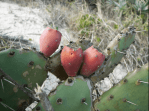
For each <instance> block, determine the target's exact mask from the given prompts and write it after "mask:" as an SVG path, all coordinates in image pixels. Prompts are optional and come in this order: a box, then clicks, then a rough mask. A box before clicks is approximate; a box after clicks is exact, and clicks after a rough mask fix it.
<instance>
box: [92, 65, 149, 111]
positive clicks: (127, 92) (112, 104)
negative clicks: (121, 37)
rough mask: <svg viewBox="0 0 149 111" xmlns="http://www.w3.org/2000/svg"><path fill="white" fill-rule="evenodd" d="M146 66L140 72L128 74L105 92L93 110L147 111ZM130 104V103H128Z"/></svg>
mask: <svg viewBox="0 0 149 111" xmlns="http://www.w3.org/2000/svg"><path fill="white" fill-rule="evenodd" d="M147 67H148V64H146V65H145V66H144V67H142V69H141V70H138V71H134V72H133V73H130V74H128V75H127V76H126V77H125V78H124V79H123V80H122V81H121V82H120V83H119V84H118V85H117V86H114V87H113V88H111V89H110V90H109V91H107V92H105V93H104V94H103V95H102V96H101V99H100V102H97V103H96V104H95V108H96V109H98V110H100V111H105V110H110V111H137V110H140V111H148V84H146V83H140V84H137V83H136V82H137V80H138V79H140V80H141V81H146V82H147V81H148V69H147ZM130 102H131V103H130Z"/></svg>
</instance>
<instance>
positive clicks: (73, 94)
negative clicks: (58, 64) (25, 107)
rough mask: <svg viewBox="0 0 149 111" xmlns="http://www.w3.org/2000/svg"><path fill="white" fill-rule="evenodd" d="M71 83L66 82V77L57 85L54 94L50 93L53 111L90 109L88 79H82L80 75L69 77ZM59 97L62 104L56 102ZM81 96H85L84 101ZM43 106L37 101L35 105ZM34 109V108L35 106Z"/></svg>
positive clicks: (90, 99) (85, 110)
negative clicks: (71, 80) (71, 79)
mask: <svg viewBox="0 0 149 111" xmlns="http://www.w3.org/2000/svg"><path fill="white" fill-rule="evenodd" d="M71 78H73V82H72V83H68V79H67V80H66V81H65V82H64V83H62V84H61V85H59V86H58V87H57V89H56V92H55V93H54V94H50V96H49V100H50V102H51V105H52V107H53V109H54V111H76V110H77V111H91V108H92V96H91V94H92V91H91V85H90V81H89V80H88V81H86V80H84V79H83V78H82V77H76V78H75V77H71ZM59 98H61V99H62V104H58V103H57V100H58V99H59ZM82 98H86V101H85V102H86V103H87V104H88V105H86V104H85V103H82V102H81V99H82ZM38 106H40V107H41V109H42V111H44V110H43V107H42V106H41V104H40V103H39V104H38V105H37V106H36V107H38ZM35 109H36V108H35Z"/></svg>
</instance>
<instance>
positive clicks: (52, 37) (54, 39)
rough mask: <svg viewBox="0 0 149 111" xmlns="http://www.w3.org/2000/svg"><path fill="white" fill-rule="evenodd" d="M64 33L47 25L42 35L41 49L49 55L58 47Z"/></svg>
mask: <svg viewBox="0 0 149 111" xmlns="http://www.w3.org/2000/svg"><path fill="white" fill-rule="evenodd" d="M61 36H62V34H61V33H60V32H59V31H57V30H54V29H51V28H49V27H47V28H46V29H45V30H44V31H43V33H42V34H41V36H40V41H39V42H40V51H41V52H42V53H43V54H44V55H45V56H46V57H49V56H50V55H52V54H53V53H54V52H55V50H56V49H57V48H58V46H59V44H60V41H61Z"/></svg>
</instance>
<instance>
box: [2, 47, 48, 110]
mask: <svg viewBox="0 0 149 111" xmlns="http://www.w3.org/2000/svg"><path fill="white" fill-rule="evenodd" d="M10 52H11V54H12V55H10ZM13 52H14V53H13ZM31 61H32V62H31ZM29 63H30V65H29ZM45 65H46V60H45V59H44V58H43V57H42V56H41V55H40V54H38V53H37V52H34V51H31V50H24V49H22V50H18V49H17V50H16V49H7V50H4V51H1V52H0V68H1V69H2V70H3V71H4V72H5V73H6V74H8V75H9V76H10V77H11V78H12V79H13V80H15V81H16V82H17V83H18V84H19V85H23V84H27V85H28V88H29V89H30V90H33V89H34V87H36V83H38V84H39V85H42V83H43V81H44V80H45V79H46V77H47V71H46V70H44V69H45ZM0 75H2V74H0ZM5 79H6V78H5ZM2 81H3V86H4V91H3V89H2V85H1V87H0V95H1V97H0V98H2V100H3V103H5V104H6V105H8V106H10V107H11V108H13V109H14V110H16V109H17V108H18V105H19V103H20V102H21V101H26V102H27V100H28V99H29V97H28V96H27V95H26V94H25V93H23V91H21V90H20V89H19V88H17V87H16V86H14V85H12V84H10V83H9V82H7V81H5V80H3V79H2ZM27 91H28V90H27ZM28 103H29V101H28ZM0 109H2V110H3V111H5V110H6V108H5V107H3V106H0Z"/></svg>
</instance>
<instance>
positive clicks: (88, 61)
mask: <svg viewBox="0 0 149 111" xmlns="http://www.w3.org/2000/svg"><path fill="white" fill-rule="evenodd" d="M83 57H84V61H83V66H82V68H81V72H80V74H82V75H84V76H87V77H88V76H90V75H91V74H92V73H93V72H95V71H96V70H97V69H98V68H99V67H100V66H101V65H102V63H103V61H104V60H105V55H103V54H102V53H101V52H98V50H97V49H95V48H93V46H91V47H89V48H88V49H86V50H85V51H84V52H83Z"/></svg>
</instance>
